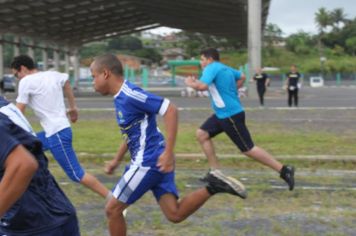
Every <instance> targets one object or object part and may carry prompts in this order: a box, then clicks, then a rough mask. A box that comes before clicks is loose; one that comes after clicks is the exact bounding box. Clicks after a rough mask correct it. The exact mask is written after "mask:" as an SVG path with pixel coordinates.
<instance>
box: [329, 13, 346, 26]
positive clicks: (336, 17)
mask: <svg viewBox="0 0 356 236" xmlns="http://www.w3.org/2000/svg"><path fill="white" fill-rule="evenodd" d="M330 18H331V21H332V25H333V28H334V30H335V31H339V30H340V23H344V21H345V19H346V15H345V13H344V10H343V9H342V8H336V9H334V10H333V11H332V12H331V17H330Z"/></svg>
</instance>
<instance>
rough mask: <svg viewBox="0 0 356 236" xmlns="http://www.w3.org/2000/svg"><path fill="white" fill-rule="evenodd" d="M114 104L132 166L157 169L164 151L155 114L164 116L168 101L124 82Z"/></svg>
mask: <svg viewBox="0 0 356 236" xmlns="http://www.w3.org/2000/svg"><path fill="white" fill-rule="evenodd" d="M114 104H115V110H116V119H117V123H118V125H119V127H120V129H121V133H122V135H123V136H124V138H125V139H126V141H127V145H128V149H129V151H130V154H131V163H132V164H134V165H138V166H151V167H156V163H157V159H158V157H159V156H160V155H161V153H162V152H163V151H164V148H165V141H164V137H163V135H162V133H161V132H160V130H159V128H158V126H157V122H156V114H160V115H162V116H163V115H164V114H165V113H166V111H167V108H168V105H169V100H168V99H165V98H162V97H160V96H157V95H154V94H151V93H148V92H146V91H144V90H143V89H141V88H140V87H138V86H136V85H134V84H132V83H130V82H129V81H127V80H125V81H124V83H123V84H122V86H121V89H120V91H119V92H118V93H117V94H116V95H115V96H114Z"/></svg>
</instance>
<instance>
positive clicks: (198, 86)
mask: <svg viewBox="0 0 356 236" xmlns="http://www.w3.org/2000/svg"><path fill="white" fill-rule="evenodd" d="M184 82H185V84H186V85H187V86H189V87H191V88H193V89H195V90H198V91H205V90H207V89H208V88H209V87H208V85H207V84H205V83H203V82H201V81H199V80H197V79H196V78H195V77H193V76H188V77H187V78H186V79H185V81H184Z"/></svg>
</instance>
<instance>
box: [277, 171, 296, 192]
mask: <svg viewBox="0 0 356 236" xmlns="http://www.w3.org/2000/svg"><path fill="white" fill-rule="evenodd" d="M294 172H295V168H294V167H293V166H283V167H282V170H281V173H280V177H281V178H282V179H283V180H284V181H286V183H287V184H288V186H289V191H292V190H293V189H294Z"/></svg>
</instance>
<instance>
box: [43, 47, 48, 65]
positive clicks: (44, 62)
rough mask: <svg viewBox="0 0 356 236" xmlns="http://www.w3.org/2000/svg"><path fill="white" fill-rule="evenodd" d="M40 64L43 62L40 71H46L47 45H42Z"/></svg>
mask: <svg viewBox="0 0 356 236" xmlns="http://www.w3.org/2000/svg"><path fill="white" fill-rule="evenodd" d="M42 62H43V67H42V70H44V71H45V70H48V51H47V44H43V49H42Z"/></svg>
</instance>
